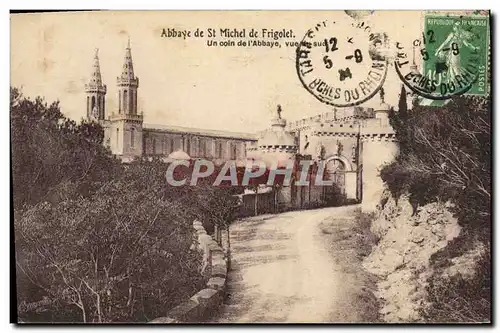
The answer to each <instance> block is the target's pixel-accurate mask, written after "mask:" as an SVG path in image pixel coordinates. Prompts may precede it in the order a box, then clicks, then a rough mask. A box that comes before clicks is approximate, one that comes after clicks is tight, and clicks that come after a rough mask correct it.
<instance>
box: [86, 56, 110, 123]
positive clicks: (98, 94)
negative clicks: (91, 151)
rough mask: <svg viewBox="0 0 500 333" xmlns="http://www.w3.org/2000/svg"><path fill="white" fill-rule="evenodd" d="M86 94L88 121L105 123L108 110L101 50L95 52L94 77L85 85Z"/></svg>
mask: <svg viewBox="0 0 500 333" xmlns="http://www.w3.org/2000/svg"><path fill="white" fill-rule="evenodd" d="M85 93H86V95H87V119H89V120H90V119H94V120H98V121H103V120H104V119H105V110H106V109H105V108H106V101H105V99H106V85H105V84H103V83H102V77H101V68H100V66H99V49H96V51H95V56H94V64H93V66H92V75H91V77H90V80H89V82H88V83H87V84H86V85H85Z"/></svg>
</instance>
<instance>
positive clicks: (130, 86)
mask: <svg viewBox="0 0 500 333" xmlns="http://www.w3.org/2000/svg"><path fill="white" fill-rule="evenodd" d="M116 81H117V85H118V113H119V114H126V115H137V88H138V87H139V78H138V77H136V76H135V74H134V65H133V63H132V52H131V49H130V38H129V39H128V41H127V47H126V48H125V59H124V62H123V68H122V73H121V75H120V76H118V77H117V80H116Z"/></svg>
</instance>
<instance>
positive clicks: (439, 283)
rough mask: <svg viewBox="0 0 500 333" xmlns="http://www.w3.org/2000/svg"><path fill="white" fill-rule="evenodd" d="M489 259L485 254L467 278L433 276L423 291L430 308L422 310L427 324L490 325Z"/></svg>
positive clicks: (487, 252) (488, 253)
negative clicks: (459, 323)
mask: <svg viewBox="0 0 500 333" xmlns="http://www.w3.org/2000/svg"><path fill="white" fill-rule="evenodd" d="M490 286H491V256H490V252H489V251H486V252H484V253H483V254H482V256H481V257H480V258H479V260H478V262H477V264H476V267H475V274H474V275H473V276H472V277H471V278H470V277H469V278H466V277H463V276H462V275H460V274H457V275H454V276H453V277H448V276H442V275H435V276H433V278H431V279H429V286H428V287H427V288H426V290H427V293H428V297H427V301H429V302H430V305H429V306H428V307H426V308H425V309H423V310H422V317H423V319H424V321H428V322H441V323H452V322H490V321H491V287H490Z"/></svg>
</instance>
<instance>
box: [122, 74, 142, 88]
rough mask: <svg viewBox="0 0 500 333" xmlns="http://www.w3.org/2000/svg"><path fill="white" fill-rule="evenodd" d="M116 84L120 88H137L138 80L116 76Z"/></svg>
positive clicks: (136, 78)
mask: <svg viewBox="0 0 500 333" xmlns="http://www.w3.org/2000/svg"><path fill="white" fill-rule="evenodd" d="M116 84H117V85H118V86H119V87H120V86H131V87H136V88H137V87H139V78H138V77H135V78H128V77H123V76H118V77H117V78H116Z"/></svg>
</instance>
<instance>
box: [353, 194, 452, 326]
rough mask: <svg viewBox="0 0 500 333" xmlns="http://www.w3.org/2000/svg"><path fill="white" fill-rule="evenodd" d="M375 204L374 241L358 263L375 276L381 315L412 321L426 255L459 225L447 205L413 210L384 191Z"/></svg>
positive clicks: (421, 298) (421, 301) (421, 297)
mask: <svg viewBox="0 0 500 333" xmlns="http://www.w3.org/2000/svg"><path fill="white" fill-rule="evenodd" d="M381 202H382V203H384V205H383V207H379V209H378V211H377V213H376V214H377V216H376V219H375V221H374V222H373V223H372V227H371V229H372V232H373V233H374V234H375V235H377V236H378V237H379V242H378V244H377V246H375V247H374V248H373V249H372V252H371V254H370V255H369V256H368V257H366V258H365V260H364V262H363V266H364V267H365V268H366V269H367V270H368V271H369V272H371V273H373V274H375V275H377V276H378V277H379V278H380V282H378V285H377V291H376V296H377V297H379V298H380V299H381V302H382V304H381V310H380V315H381V319H382V320H384V321H386V322H412V321H418V320H419V319H420V314H419V310H420V309H421V308H422V307H423V306H425V295H426V294H425V293H426V285H427V279H428V277H429V276H431V274H432V267H431V265H430V260H429V259H430V257H431V256H432V255H433V254H434V253H436V252H437V251H439V250H441V249H443V248H444V247H446V246H447V244H448V243H449V242H450V241H451V240H452V239H454V238H455V237H457V236H458V235H459V233H460V230H461V227H460V226H459V225H458V223H457V219H456V218H454V217H453V215H452V213H451V212H450V211H449V207H450V206H449V204H445V203H430V204H427V205H425V206H422V207H419V208H418V209H417V211H416V212H414V210H413V207H412V205H411V204H410V203H409V200H408V198H407V197H405V196H402V197H401V198H399V200H398V201H397V202H396V200H395V199H394V198H392V197H391V196H390V194H389V192H388V191H385V192H384V194H383V198H382V200H381Z"/></svg>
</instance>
